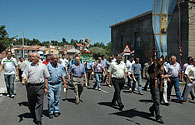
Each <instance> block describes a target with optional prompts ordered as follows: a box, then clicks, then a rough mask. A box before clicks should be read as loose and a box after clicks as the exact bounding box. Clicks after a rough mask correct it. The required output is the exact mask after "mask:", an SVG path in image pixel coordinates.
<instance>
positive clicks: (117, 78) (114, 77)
mask: <svg viewBox="0 0 195 125" xmlns="http://www.w3.org/2000/svg"><path fill="white" fill-rule="evenodd" d="M112 79H117V80H122V79H124V78H115V77H112Z"/></svg>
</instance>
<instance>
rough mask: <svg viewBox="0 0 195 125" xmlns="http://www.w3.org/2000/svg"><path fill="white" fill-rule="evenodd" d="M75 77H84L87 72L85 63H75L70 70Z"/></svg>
mask: <svg viewBox="0 0 195 125" xmlns="http://www.w3.org/2000/svg"><path fill="white" fill-rule="evenodd" d="M69 73H70V74H72V75H73V76H75V77H82V76H83V75H84V74H85V66H84V65H83V64H80V65H77V64H73V65H72V66H71V68H70V71H69Z"/></svg>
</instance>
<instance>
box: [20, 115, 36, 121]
mask: <svg viewBox="0 0 195 125" xmlns="http://www.w3.org/2000/svg"><path fill="white" fill-rule="evenodd" d="M18 117H19V121H18V122H22V121H23V120H24V118H32V119H33V116H32V114H31V113H23V114H20V115H18Z"/></svg>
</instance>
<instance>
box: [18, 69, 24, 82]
mask: <svg viewBox="0 0 195 125" xmlns="http://www.w3.org/2000/svg"><path fill="white" fill-rule="evenodd" d="M22 73H23V72H22V70H21V69H19V80H20V82H22Z"/></svg>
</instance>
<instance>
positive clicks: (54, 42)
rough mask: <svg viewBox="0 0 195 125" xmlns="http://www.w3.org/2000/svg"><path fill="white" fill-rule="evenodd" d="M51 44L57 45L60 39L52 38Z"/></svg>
mask: <svg viewBox="0 0 195 125" xmlns="http://www.w3.org/2000/svg"><path fill="white" fill-rule="evenodd" d="M51 44H52V45H53V46H57V45H58V44H59V43H58V41H56V40H52V41H51Z"/></svg>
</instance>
